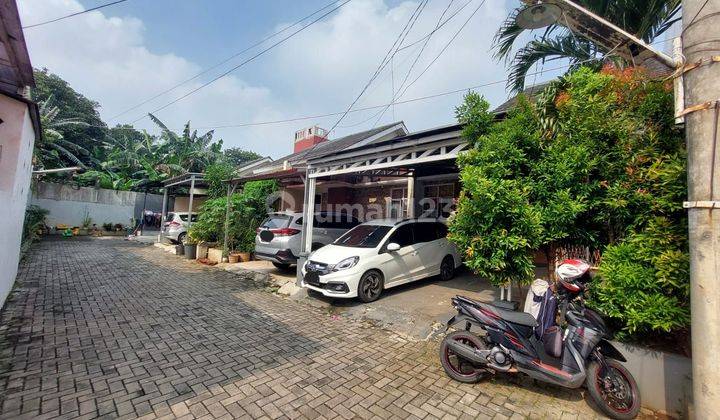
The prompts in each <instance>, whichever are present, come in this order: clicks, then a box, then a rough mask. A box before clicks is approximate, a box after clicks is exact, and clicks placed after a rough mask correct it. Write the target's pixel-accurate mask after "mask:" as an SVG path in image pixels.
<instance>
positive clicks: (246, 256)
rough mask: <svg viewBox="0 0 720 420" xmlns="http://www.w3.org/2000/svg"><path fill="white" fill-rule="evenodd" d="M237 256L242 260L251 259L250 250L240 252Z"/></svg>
mask: <svg viewBox="0 0 720 420" xmlns="http://www.w3.org/2000/svg"><path fill="white" fill-rule="evenodd" d="M237 256H238V260H239V261H240V262H248V261H250V259H251V258H250V253H249V252H238V253H237Z"/></svg>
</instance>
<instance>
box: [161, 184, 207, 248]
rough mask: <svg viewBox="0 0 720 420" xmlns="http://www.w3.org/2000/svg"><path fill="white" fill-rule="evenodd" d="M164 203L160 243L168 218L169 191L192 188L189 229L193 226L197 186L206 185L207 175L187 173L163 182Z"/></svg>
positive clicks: (189, 203)
mask: <svg viewBox="0 0 720 420" xmlns="http://www.w3.org/2000/svg"><path fill="white" fill-rule="evenodd" d="M162 184H163V201H162V213H161V216H160V233H159V234H158V242H162V240H163V230H162V228H163V226H164V225H165V217H166V216H167V202H168V191H169V190H170V189H171V188H173V187H179V186H182V185H188V186H189V188H190V199H189V200H188V229H189V228H190V226H192V206H193V199H194V198H195V186H196V185H197V184H202V185H205V174H203V173H199V172H187V173H185V174H182V175H179V176H176V177H173V178H170V179H167V180H165V181H163V183H162Z"/></svg>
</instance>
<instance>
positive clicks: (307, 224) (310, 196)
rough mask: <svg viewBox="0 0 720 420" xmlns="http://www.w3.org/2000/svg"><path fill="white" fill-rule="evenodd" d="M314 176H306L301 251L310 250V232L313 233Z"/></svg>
mask: <svg viewBox="0 0 720 420" xmlns="http://www.w3.org/2000/svg"><path fill="white" fill-rule="evenodd" d="M315 184H316V179H315V178H308V182H307V188H308V192H307V201H306V203H305V217H304V218H303V227H304V229H303V232H304V237H303V243H304V245H305V247H304V249H303V251H305V252H311V251H312V240H313V237H312V234H313V223H314V222H315Z"/></svg>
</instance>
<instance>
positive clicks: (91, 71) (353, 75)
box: [20, 0, 507, 157]
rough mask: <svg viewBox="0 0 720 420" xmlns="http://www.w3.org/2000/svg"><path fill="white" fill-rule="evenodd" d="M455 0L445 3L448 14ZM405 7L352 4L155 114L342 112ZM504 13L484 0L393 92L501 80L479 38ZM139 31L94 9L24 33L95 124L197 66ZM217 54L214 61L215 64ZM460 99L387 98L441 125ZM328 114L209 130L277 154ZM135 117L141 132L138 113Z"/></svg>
mask: <svg viewBox="0 0 720 420" xmlns="http://www.w3.org/2000/svg"><path fill="white" fill-rule="evenodd" d="M466 1H467V0H456V1H454V2H453V6H452V7H451V9H450V12H449V13H452V11H453V10H455V8H457V7H459V6H461V5H462V4H464V3H465V2H466ZM447 4H448V3H447V2H446V1H431V2H430V3H429V5H428V7H427V8H426V10H425V11H424V12H423V14H422V16H421V17H420V19H419V20H418V22H417V24H416V25H415V27H414V29H413V31H412V33H411V34H410V35H409V36H408V37H407V40H406V44H407V43H409V42H412V41H414V40H417V39H419V38H420V37H422V36H423V35H425V34H427V33H428V32H429V31H431V30H432V29H433V28H434V26H435V24H436V22H437V19H438V17H439V16H440V14H441V13H442V10H443V9H444V8H445V7H446V6H447ZM477 4H478V0H473V2H472V3H471V4H469V5H468V6H467V7H466V8H465V9H464V10H463V11H462V12H461V13H460V14H459V15H458V16H456V17H455V18H454V19H453V20H452V21H450V22H449V23H448V24H447V25H446V26H444V27H443V28H442V29H441V30H440V31H438V32H437V33H436V34H435V35H434V36H433V38H432V40H431V42H430V43H429V44H428V46H427V48H426V50H425V52H424V53H423V55H422V58H421V59H420V61H419V62H418V64H417V65H416V67H415V70H414V72H413V75H411V77H410V80H412V79H414V77H415V75H417V74H419V72H420V71H421V70H422V69H423V68H424V67H425V66H426V65H427V63H429V62H430V60H431V59H432V58H433V57H434V56H435V55H436V54H437V53H438V52H439V51H440V49H441V48H442V47H443V45H444V44H445V43H446V42H447V41H448V40H449V39H450V37H451V36H452V35H453V34H454V33H455V31H456V30H457V29H458V28H459V27H460V25H461V24H462V23H463V22H464V21H465V19H466V18H467V16H469V14H470V13H471V12H472V10H473V9H474V8H475V7H476V5H477ZM416 7H417V1H406V2H403V3H400V4H398V5H396V6H394V7H388V6H387V5H386V3H385V1H384V0H353V1H352V2H351V3H349V4H348V5H346V6H345V7H343V8H341V9H340V10H339V11H338V12H337V13H336V14H334V15H333V16H331V17H330V18H328V19H326V20H325V21H323V22H320V23H318V24H316V25H314V26H312V27H310V28H308V29H307V30H305V31H303V32H301V33H300V34H299V35H297V36H296V37H294V38H293V39H291V40H289V41H287V43H285V44H284V45H282V46H280V47H278V48H277V49H275V50H273V51H272V52H270V53H269V54H267V55H265V56H262V57H261V58H259V59H258V61H257V62H255V63H253V64H252V66H253V71H255V72H258V70H259V72H258V73H257V74H262V75H263V77H262V83H263V85H251V84H249V83H246V82H245V81H243V79H242V71H243V70H242V69H241V70H240V71H238V72H237V73H235V74H233V75H231V76H229V77H226V78H223V79H221V80H219V81H217V82H215V83H214V84H212V85H210V86H209V87H207V88H205V89H202V90H200V91H199V92H198V93H196V94H194V95H191V96H190V97H188V98H187V99H184V100H182V101H180V102H178V103H177V104H175V105H172V106H171V107H169V108H168V109H166V110H164V111H161V112H160V113H159V114H158V116H159V117H160V118H161V119H162V120H163V121H165V122H166V123H167V124H168V125H169V126H171V127H180V126H182V124H183V123H184V122H185V121H187V120H190V119H191V120H192V124H193V125H194V126H211V125H224V124H232V123H243V122H248V121H251V122H260V121H267V120H277V119H284V118H293V117H296V116H299V115H313V114H322V113H325V112H333V111H341V110H344V108H345V107H346V106H347V105H348V104H349V103H350V101H351V100H352V99H353V98H354V97H355V96H356V95H357V93H358V92H359V90H360V89H361V87H362V86H363V85H364V84H365V82H366V81H367V79H368V78H369V77H370V74H371V73H372V72H373V71H374V69H375V68H376V66H377V65H378V63H379V61H380V59H381V58H382V57H383V56H384V55H385V52H386V51H387V50H388V48H389V47H390V45H391V44H392V43H393V41H394V40H395V38H396V37H397V35H398V33H399V32H400V30H401V29H402V27H403V26H404V25H405V22H406V21H407V20H408V18H409V16H410V15H411V14H412V12H413V10H415V8H416ZM82 9H83V8H82V6H81V5H80V4H79V3H78V2H77V1H76V0H22V1H21V2H20V10H21V17H22V19H23V21H24V22H27V23H32V22H38V21H43V20H46V19H50V18H53V17H56V16H59V15H63V14H66V13H72V12H76V11H80V10H82ZM505 16H506V8H505V2H504V0H487V1H486V4H484V5H483V7H482V8H481V9H480V11H479V12H478V13H477V14H476V15H475V17H474V18H473V19H472V21H471V22H470V23H469V24H468V26H467V27H466V28H465V29H464V30H463V32H462V33H461V34H460V36H458V38H457V39H456V40H455V42H454V43H453V44H452V45H451V46H450V48H449V49H448V50H447V51H446V52H445V53H444V54H443V56H442V57H441V58H440V59H439V60H438V61H437V62H436V63H435V64H434V65H433V66H432V67H431V69H430V70H429V71H428V72H427V73H426V74H425V75H424V76H423V77H422V78H421V79H420V80H419V81H418V82H417V84H416V85H414V86H413V87H412V88H411V89H410V90H408V92H407V93H406V94H405V96H404V97H403V99H409V98H413V97H417V96H424V95H427V94H434V93H438V92H443V91H448V90H454V89H459V88H463V87H468V86H473V85H477V84H480V83H483V82H489V81H494V80H498V79H503V78H504V77H505V74H506V73H505V71H504V69H503V66H502V64H498V63H496V62H495V61H494V60H493V59H492V58H491V53H490V45H491V40H492V36H493V34H494V32H495V30H496V28H497V27H498V25H499V24H500V22H501V21H502V19H504V17H505ZM284 25H286V24H280V25H277V26H278V27H282V26H284ZM268 32H270V28H268ZM143 35H144V27H143V22H142V20H140V19H138V18H135V17H122V18H118V17H113V18H108V17H106V16H105V15H104V14H103V13H102V11H94V12H90V13H87V14H84V15H81V16H77V17H75V18H72V23H70V21H66V22H65V23H64V24H55V25H53V26H52V30H45V29H42V28H37V29H31V30H28V31H26V39H27V42H28V45H29V50H30V54H31V59H32V61H33V64H34V65H35V66H36V67H48V68H49V69H50V70H51V71H52V72H54V73H57V74H58V75H60V76H61V77H63V78H64V79H66V80H68V82H69V83H70V84H71V85H72V86H73V87H75V88H76V89H77V90H79V91H80V92H82V93H83V94H84V95H86V96H88V97H90V98H92V99H94V100H97V101H98V102H100V103H101V104H102V107H103V108H102V109H101V114H102V116H103V118H105V119H106V120H107V119H109V117H111V116H112V115H115V114H117V113H119V112H121V111H123V110H124V109H126V108H128V107H130V106H132V105H135V104H137V103H138V102H140V101H142V100H144V99H147V98H148V97H150V96H153V95H154V94H155V93H157V92H159V91H162V90H165V89H167V88H169V87H171V86H173V85H174V84H176V83H178V82H179V81H182V80H184V79H186V78H188V77H191V76H192V75H194V74H195V73H197V72H198V71H200V70H201V67H200V66H198V65H197V64H195V63H193V62H191V61H189V60H187V59H186V58H184V57H181V56H178V55H175V54H172V53H168V54H158V53H155V52H153V51H151V50H149V49H148V48H147V47H146V45H145V40H144V37H143ZM417 51H418V49H414V48H410V49H407V50H405V52H404V53H401V54H398V55H397V56H396V57H395V59H394V60H393V64H394V66H393V69H394V72H393V73H394V79H395V83H396V85H399V84H400V81H401V80H402V79H403V77H404V76H405V72H406V71H407V69H408V67H409V65H410V63H411V62H412V60H413V59H414V56H415V54H416V53H417ZM221 58H222V57H218V60H220V59H221ZM390 74H391V72H390V71H389V69H388V70H387V71H385V72H384V73H383V74H381V76H380V77H379V78H378V82H377V83H376V84H375V85H374V86H372V87H371V88H370V89H369V90H368V92H367V94H366V95H365V96H364V97H363V99H362V100H361V101H360V102H359V103H358V106H365V105H375V104H382V103H387V102H388V101H389V100H390V98H391V94H392V92H391V77H390ZM200 83H201V81H195V82H193V83H190V84H188V85H186V86H184V87H182V88H180V89H178V90H177V91H175V92H173V93H172V94H170V95H169V96H166V97H163V98H161V99H159V100H157V101H155V102H153V103H152V104H149V105H146V106H145V107H143V109H142V111H148V110H151V109H152V108H154V107H157V106H159V105H162V104H164V103H165V102H167V101H168V100H170V99H172V98H174V97H177V96H179V95H180V94H182V93H184V92H187V91H189V90H191V89H193V88H194V87H196V86H198V85H199V84H200ZM396 87H397V86H396ZM482 92H483V93H484V94H486V96H487V97H488V98H489V99H490V100H491V102H493V103H495V104H498V103H499V102H501V101H502V100H504V99H505V97H506V96H507V95H506V93H505V92H504V85H502V84H500V85H496V86H494V87H490V88H487V89H483V90H482ZM461 96H462V95H461V94H456V95H451V96H447V97H443V98H439V99H434V100H429V101H423V102H416V103H413V104H406V105H397V106H396V107H395V117H396V119H404V120H405V121H406V123H407V125H408V127H409V128H410V129H411V130H419V129H424V128H429V127H432V126H434V125H441V124H447V123H450V122H452V121H453V109H454V107H455V106H456V105H457V104H458V103H459V101H460V99H461ZM151 105H152V106H151ZM142 111H138V110H136V111H133V112H131V113H129V114H128V115H125V116H123V117H122V118H120V120H119V121H117V122H127V121H128V120H132V119H134V118H135V117H137V116H138V115H141V114H142ZM373 113H374V112H369V111H368V112H361V113H356V114H351V115H350V116H349V117H348V118H347V119H346V120H344V121H343V123H342V124H341V127H340V128H338V130H337V131H336V133H335V135H343V134H347V133H349V132H352V131H358V130H361V129H365V128H370V127H371V126H372V124H373V123H374V122H375V120H374V119H370V120H369V121H368V122H367V123H364V124H359V125H355V126H353V127H345V128H342V127H343V126H352V125H354V124H357V123H358V122H362V121H363V120H366V119H368V118H369V117H370V116H371V115H372V114H373ZM391 119H392V111H389V112H388V113H387V114H386V115H385V117H384V119H383V121H382V122H388V121H390V120H391ZM113 122H115V121H113ZM334 122H335V118H326V119H320V120H318V121H312V120H309V121H300V122H293V123H288V124H280V125H270V126H259V127H258V126H256V127H250V128H224V129H218V130H217V136H218V137H222V138H223V139H224V140H225V144H226V145H227V146H241V147H244V148H248V149H252V150H255V151H257V152H259V153H262V154H269V155H271V156H273V157H278V156H280V155H283V154H285V153H287V152H288V151H290V150H291V147H292V146H291V141H292V135H293V133H294V131H295V130H296V129H299V128H302V127H304V126H309V125H312V124H314V123H318V124H319V125H321V126H323V127H327V128H329V126H331V125H332V124H333V123H334ZM137 125H138V126H139V127H143V128H148V129H152V128H153V127H152V124H151V123H149V121H148V120H147V119H145V120H143V121H141V122H139V123H137Z"/></svg>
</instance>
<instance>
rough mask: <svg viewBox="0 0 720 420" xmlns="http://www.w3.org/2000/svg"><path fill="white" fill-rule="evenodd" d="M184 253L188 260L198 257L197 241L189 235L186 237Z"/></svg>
mask: <svg viewBox="0 0 720 420" xmlns="http://www.w3.org/2000/svg"><path fill="white" fill-rule="evenodd" d="M183 253H184V254H185V259H186V260H194V259H195V257H196V256H197V240H196V239H194V238H193V237H192V236H191V235H187V236H186V237H185V242H184V243H183Z"/></svg>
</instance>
